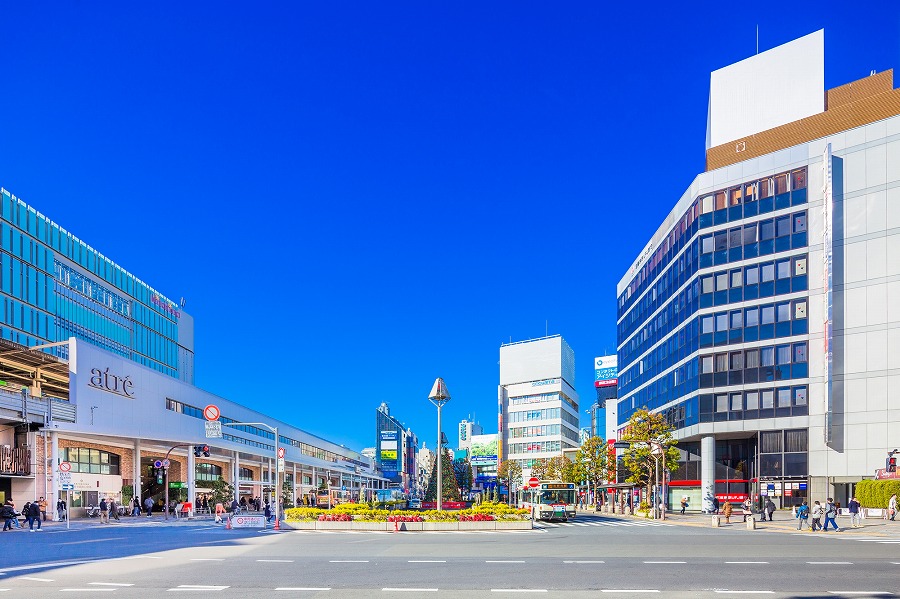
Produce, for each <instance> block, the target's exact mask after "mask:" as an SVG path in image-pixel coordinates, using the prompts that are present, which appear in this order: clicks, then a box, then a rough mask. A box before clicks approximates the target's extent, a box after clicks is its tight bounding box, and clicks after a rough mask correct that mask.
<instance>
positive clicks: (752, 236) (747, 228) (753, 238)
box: [744, 223, 758, 245]
mask: <svg viewBox="0 0 900 599" xmlns="http://www.w3.org/2000/svg"><path fill="white" fill-rule="evenodd" d="M757 241H758V238H757V235H756V223H753V224H752V225H744V245H750V244H751V243H756V242H757Z"/></svg>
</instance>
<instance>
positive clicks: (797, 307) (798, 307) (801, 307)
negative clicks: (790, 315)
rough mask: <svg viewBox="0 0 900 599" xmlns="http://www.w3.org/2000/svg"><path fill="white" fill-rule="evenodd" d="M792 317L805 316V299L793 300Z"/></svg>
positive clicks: (802, 317)
mask: <svg viewBox="0 0 900 599" xmlns="http://www.w3.org/2000/svg"><path fill="white" fill-rule="evenodd" d="M794 318H795V319H797V320H802V319H804V318H806V300H803V301H798V302H794Z"/></svg>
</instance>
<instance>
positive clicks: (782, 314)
mask: <svg viewBox="0 0 900 599" xmlns="http://www.w3.org/2000/svg"><path fill="white" fill-rule="evenodd" d="M775 312H776V315H775V316H776V318H777V320H778V322H785V321H788V320H790V319H791V303H790V302H784V303H781V304H778V305H777V306H775Z"/></svg>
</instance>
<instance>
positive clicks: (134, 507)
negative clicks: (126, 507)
mask: <svg viewBox="0 0 900 599" xmlns="http://www.w3.org/2000/svg"><path fill="white" fill-rule="evenodd" d="M140 515H141V500H140V499H139V498H138V496H137V495H135V496H134V498H133V499H132V500H131V517H132V518H135V517H137V516H140Z"/></svg>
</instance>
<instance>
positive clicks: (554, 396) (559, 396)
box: [509, 392, 578, 413]
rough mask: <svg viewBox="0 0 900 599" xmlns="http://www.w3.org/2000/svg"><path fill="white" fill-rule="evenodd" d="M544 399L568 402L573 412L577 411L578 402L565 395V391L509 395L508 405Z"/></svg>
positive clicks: (539, 401) (536, 401)
mask: <svg viewBox="0 0 900 599" xmlns="http://www.w3.org/2000/svg"><path fill="white" fill-rule="evenodd" d="M545 401H562V402H563V403H566V404H569V406H571V407H572V409H574V410H575V412H576V413H577V412H578V404H577V403H575V401H574V400H573V399H572V398H571V397H569V396H568V395H566V394H565V393H560V392H557V393H538V394H535V395H520V396H518V397H510V398H509V405H510V406H520V405H527V404H532V403H541V402H545Z"/></svg>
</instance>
